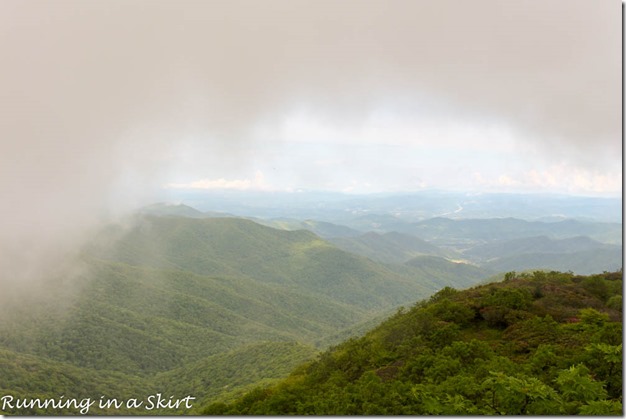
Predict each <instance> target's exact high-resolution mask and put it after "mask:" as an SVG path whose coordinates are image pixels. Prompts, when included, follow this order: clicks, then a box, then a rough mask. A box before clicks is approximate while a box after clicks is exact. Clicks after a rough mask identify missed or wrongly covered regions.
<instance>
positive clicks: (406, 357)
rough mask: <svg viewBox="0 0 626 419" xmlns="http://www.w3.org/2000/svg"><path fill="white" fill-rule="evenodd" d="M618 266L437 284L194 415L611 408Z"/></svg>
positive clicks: (604, 411) (616, 394) (595, 411)
mask: <svg viewBox="0 0 626 419" xmlns="http://www.w3.org/2000/svg"><path fill="white" fill-rule="evenodd" d="M621 295H622V273H621V272H616V273H604V274H600V275H592V276H585V277H583V276H576V275H573V274H571V273H559V272H549V273H546V272H541V271H537V272H535V273H534V274H521V275H516V274H515V273H512V272H511V273H509V274H507V275H506V276H505V280H504V281H502V282H500V283H492V284H487V285H482V286H479V287H475V288H472V289H468V290H466V291H456V290H454V289H452V288H449V287H446V288H444V289H442V290H441V291H439V292H438V293H437V294H435V295H434V296H433V297H431V298H430V299H429V300H428V301H424V302H420V303H418V304H416V305H415V306H414V307H412V308H411V309H409V310H400V311H398V313H396V314H395V315H394V316H392V317H391V318H390V319H389V320H387V321H385V322H383V323H382V324H381V325H380V326H378V327H376V328H375V329H373V330H371V331H370V332H369V333H367V334H366V335H365V336H363V337H361V338H359V339H351V340H348V341H346V342H344V343H342V344H340V345H338V346H336V347H334V348H331V349H329V350H328V351H326V352H324V353H323V354H321V355H320V356H319V358H318V359H317V360H316V361H313V362H310V363H308V364H303V365H301V366H300V367H299V368H297V369H296V370H294V371H293V372H292V374H291V375H290V376H289V377H288V378H287V379H285V380H284V381H283V382H281V383H280V384H278V385H274V386H270V387H257V388H256V389H254V390H253V391H251V392H249V393H248V394H246V395H245V396H243V397H241V398H239V399H238V400H236V401H235V402H233V403H229V404H227V403H213V404H211V405H209V406H207V407H206V408H205V409H204V410H203V413H205V414H238V415H241V414H253V415H254V414H267V415H300V414H315V415H357V414H362V415H365V414H375V415H398V414H411V415H423V414H444V415H461V414H463V415H465V414H473V415H482V414H507V415H518V414H529V415H540V414H561V415H563V414H568V415H569V414H582V415H621V414H622V322H621V320H622V306H621V299H620V297H621Z"/></svg>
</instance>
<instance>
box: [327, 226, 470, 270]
mask: <svg viewBox="0 0 626 419" xmlns="http://www.w3.org/2000/svg"><path fill="white" fill-rule="evenodd" d="M329 241H330V242H331V243H333V244H334V245H335V246H337V247H338V248H340V249H342V250H345V251H346V252H350V253H355V254H357V255H362V256H365V257H367V258H370V259H372V260H375V261H377V262H382V263H404V262H406V261H408V260H409V259H411V258H413V257H415V256H419V255H432V256H441V257H446V258H451V259H454V258H460V257H461V256H460V254H458V253H456V252H454V251H451V250H450V251H448V250H443V249H440V248H438V247H437V246H434V245H432V244H430V243H428V242H426V241H424V240H421V239H419V238H417V237H415V236H410V235H407V234H401V233H398V232H395V231H393V232H389V233H384V234H379V233H375V232H369V233H365V234H362V235H360V236H358V237H337V238H331V239H329Z"/></svg>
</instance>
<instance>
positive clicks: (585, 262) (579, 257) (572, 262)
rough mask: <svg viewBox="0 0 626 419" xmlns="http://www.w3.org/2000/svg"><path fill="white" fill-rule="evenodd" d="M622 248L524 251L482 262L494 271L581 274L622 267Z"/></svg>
mask: <svg viewBox="0 0 626 419" xmlns="http://www.w3.org/2000/svg"><path fill="white" fill-rule="evenodd" d="M622 256H623V255H622V249H621V248H619V247H617V246H615V247H614V248H609V249H591V250H583V251H579V252H571V253H524V254H520V255H512V256H507V257H502V258H499V259H496V260H494V261H491V262H488V263H485V264H483V266H484V267H485V268H488V269H492V270H494V271H500V272H505V271H521V270H527V269H543V270H556V271H565V270H569V271H572V272H575V273H577V274H581V275H589V274H591V273H593V272H603V271H614V270H617V269H621V268H622Z"/></svg>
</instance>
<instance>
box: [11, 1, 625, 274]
mask: <svg viewBox="0 0 626 419" xmlns="http://www.w3.org/2000/svg"><path fill="white" fill-rule="evenodd" d="M620 13H621V5H620V3H619V2H610V1H603V2H598V1H595V0H525V1H520V2H502V1H496V0H472V1H465V0H437V1H435V0H433V1H414V0H406V1H403V0H385V1H383V0H377V1H371V0H361V1H354V0H347V1H341V2H337V1H329V0H315V1H307V0H267V1H262V2H261V1H251V0H249V1H244V0H234V1H232V0H229V1H194V0H183V1H169V0H168V1H164V0H149V1H148V0H135V1H121V0H109V1H106V2H104V1H102V2H84V1H78V0H60V1H58V2H54V3H51V2H48V1H38V0H33V1H29V2H23V1H17V0H5V1H3V2H2V3H0V31H1V32H2V36H0V53H1V54H2V57H3V65H2V72H1V76H0V91H1V92H2V95H1V97H0V111H1V112H0V197H2V202H3V205H2V210H1V211H2V212H1V214H0V220H1V221H0V229H2V231H3V238H2V239H1V243H0V245H1V246H2V248H3V249H11V250H12V252H13V253H20V250H19V249H24V248H28V246H29V244H28V243H32V242H33V240H34V241H37V242H38V243H39V244H40V246H42V248H45V247H46V243H47V244H48V245H49V246H53V247H59V246H60V244H61V243H62V242H64V241H67V243H68V244H67V246H68V247H71V246H73V244H74V243H75V241H76V237H79V236H81V234H82V233H83V232H84V231H85V228H86V227H88V226H93V225H95V223H96V221H97V220H98V219H99V217H101V216H102V215H104V214H110V213H112V212H113V213H115V212H116V211H119V210H124V209H128V208H132V207H133V206H135V205H138V204H139V203H141V202H143V201H148V200H149V199H150V197H151V196H152V193H154V192H156V191H157V190H158V188H160V186H161V185H162V184H164V183H168V182H172V181H173V179H175V178H176V176H177V173H179V171H180V170H181V166H185V165H186V164H187V163H189V165H190V167H192V168H196V169H198V170H200V168H204V169H206V168H207V167H208V166H209V165H210V166H211V169H212V171H210V173H209V174H210V175H211V176H209V174H207V173H200V174H199V175H198V178H209V179H242V178H246V176H251V175H250V174H246V175H241V174H240V173H238V169H241V168H249V171H252V172H254V171H255V170H258V168H255V165H256V163H257V162H256V160H255V159H256V156H257V155H258V154H259V153H258V151H259V150H262V148H263V144H262V142H261V140H260V139H259V136H258V135H257V134H258V132H259V130H260V129H265V132H266V134H267V135H269V136H270V137H274V138H276V139H277V141H278V143H281V142H282V143H288V142H290V141H296V140H297V139H293V138H289V137H281V132H283V131H281V130H283V128H284V127H285V124H287V123H288V121H289V118H290V117H292V116H293V115H294V114H298V113H303V114H305V115H312V117H313V118H314V119H316V120H318V121H321V123H322V124H324V125H327V126H330V127H334V128H333V129H337V130H342V129H346V130H347V131H346V132H358V127H359V126H363V125H364V124H365V125H367V120H368V118H371V117H372V114H373V113H375V112H378V111H380V110H381V109H382V110H386V111H389V112H391V113H396V112H397V113H402V114H403V115H404V116H403V118H405V119H408V120H420V121H431V122H432V121H436V122H437V123H438V124H446V123H447V122H450V121H455V123H456V122H458V121H462V122H463V123H465V124H467V125H470V126H475V127H478V130H479V131H480V130H481V129H482V128H481V127H486V126H490V125H493V124H496V125H504V126H506V127H507V129H510V130H511V131H512V132H514V133H515V138H516V141H517V143H516V146H517V147H519V150H520V153H525V154H526V155H527V156H528V157H529V158H531V159H544V160H546V161H548V162H550V161H552V162H554V164H557V165H558V164H566V165H570V166H573V167H581V168H583V169H585V170H596V171H598V170H602V168H603V167H606V166H607V162H608V165H609V166H611V167H617V166H619V164H620V163H619V160H620V159H619V158H618V157H616V156H618V155H621V141H620V135H621V134H620V121H621V118H620V117H621V115H620V112H619V110H620V108H621V102H620V94H619V86H620V80H621V79H620V75H621V60H620V58H621V32H620V28H621V20H620V16H621V15H620ZM346 127H348V128H346ZM354 127H357V128H356V131H355V128H354ZM268 133H269V134H268ZM360 141H367V142H372V143H375V142H376V141H380V140H379V139H377V138H370V139H367V136H363V137H362V139H361V140H360ZM408 141H409V142H410V141H411V140H410V138H409V140H408ZM357 142H358V141H357ZM275 154H276V155H277V156H275V158H276V159H279V158H280V156H279V155H280V148H279V147H278V148H276V151H275ZM323 157H324V158H326V157H328V156H323ZM332 157H333V156H330V158H332ZM338 158H339V159H341V158H343V156H342V155H339V156H338ZM181 162H182V163H181ZM294 166H298V165H297V164H295V165H294ZM289 170H290V172H289V173H287V174H286V175H285V176H290V177H292V178H296V179H303V181H306V179H308V178H310V177H311V176H310V175H306V174H303V173H300V172H299V171H298V168H297V167H292V168H290V169H289ZM205 171H206V170H205ZM601 175H606V174H601ZM417 181H418V183H419V179H417ZM188 182H189V180H187V181H185V182H179V183H188ZM210 182H211V181H209V184H210ZM219 182H221V183H220V185H222V186H224V185H228V181H227V180H223V181H219ZM250 182H252V181H250ZM213 186H215V185H213ZM218 186H219V185H218ZM239 186H242V185H239ZM303 186H306V185H303ZM16 243H19V246H17V245H16ZM16 246H17V247H16ZM20 246H21V247H20ZM5 254H8V253H5ZM32 254H33V260H34V259H36V257H37V254H36V253H32ZM7 265H8V262H3V263H2V266H0V269H2V270H3V271H4V272H7V270H6V269H3V268H5V267H6V266H7Z"/></svg>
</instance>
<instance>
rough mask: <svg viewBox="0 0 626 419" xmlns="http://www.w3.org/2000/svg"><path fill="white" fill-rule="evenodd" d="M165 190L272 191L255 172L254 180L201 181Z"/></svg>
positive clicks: (168, 187) (261, 173) (261, 176)
mask: <svg viewBox="0 0 626 419" xmlns="http://www.w3.org/2000/svg"><path fill="white" fill-rule="evenodd" d="M164 187H165V188H166V189H206V190H229V189H231V190H237V191H249V190H251V191H272V190H275V189H276V188H274V187H272V186H271V185H270V184H268V183H267V182H266V181H265V176H264V175H263V172H261V171H257V172H256V173H255V175H254V179H233V180H226V179H201V180H196V181H193V182H189V183H168V184H166V185H164Z"/></svg>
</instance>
